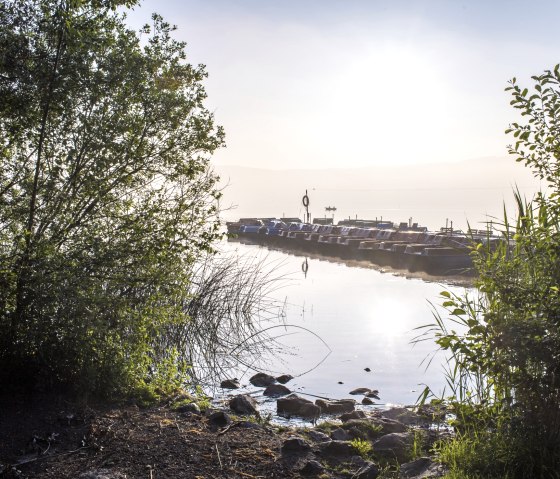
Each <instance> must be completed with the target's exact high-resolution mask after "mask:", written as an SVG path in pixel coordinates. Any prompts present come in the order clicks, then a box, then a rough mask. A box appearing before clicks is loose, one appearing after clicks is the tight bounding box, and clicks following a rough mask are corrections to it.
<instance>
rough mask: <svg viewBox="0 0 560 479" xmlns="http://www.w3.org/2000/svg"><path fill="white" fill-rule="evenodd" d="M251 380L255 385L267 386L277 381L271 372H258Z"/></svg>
mask: <svg viewBox="0 0 560 479" xmlns="http://www.w3.org/2000/svg"><path fill="white" fill-rule="evenodd" d="M249 382H250V383H251V384H252V385H253V386H257V387H259V388H265V387H267V386H270V385H271V384H274V383H275V382H276V378H275V377H273V376H271V375H270V374H265V373H257V374H255V375H254V376H253V377H251V379H249Z"/></svg>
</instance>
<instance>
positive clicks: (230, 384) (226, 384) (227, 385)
mask: <svg viewBox="0 0 560 479" xmlns="http://www.w3.org/2000/svg"><path fill="white" fill-rule="evenodd" d="M220 387H221V388H222V389H239V381H238V380H237V378H235V379H224V380H223V381H222V382H221V383H220Z"/></svg>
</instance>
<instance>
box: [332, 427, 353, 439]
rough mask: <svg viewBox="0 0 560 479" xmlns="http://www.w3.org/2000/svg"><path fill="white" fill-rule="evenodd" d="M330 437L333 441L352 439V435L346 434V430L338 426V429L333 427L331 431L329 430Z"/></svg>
mask: <svg viewBox="0 0 560 479" xmlns="http://www.w3.org/2000/svg"><path fill="white" fill-rule="evenodd" d="M331 439H333V440H335V441H350V440H351V439H352V436H351V435H350V434H348V432H347V431H345V430H344V429H342V428H340V427H339V428H338V429H335V430H334V431H333V432H331Z"/></svg>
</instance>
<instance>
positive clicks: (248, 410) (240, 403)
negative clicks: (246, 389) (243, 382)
mask: <svg viewBox="0 0 560 479" xmlns="http://www.w3.org/2000/svg"><path fill="white" fill-rule="evenodd" d="M229 407H230V408H231V410H232V411H234V412H236V413H237V414H255V415H256V414H258V411H257V401H256V400H255V398H253V397H251V396H249V395H248V394H241V395H239V396H235V397H234V398H232V399H231V400H230V401H229Z"/></svg>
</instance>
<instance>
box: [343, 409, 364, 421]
mask: <svg viewBox="0 0 560 479" xmlns="http://www.w3.org/2000/svg"><path fill="white" fill-rule="evenodd" d="M366 417H367V415H366V413H365V412H364V411H360V410H358V409H356V410H355V411H352V412H347V413H345V414H343V415H342V416H340V417H339V419H340V420H341V421H342V422H346V421H350V420H351V419H365V418H366Z"/></svg>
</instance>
